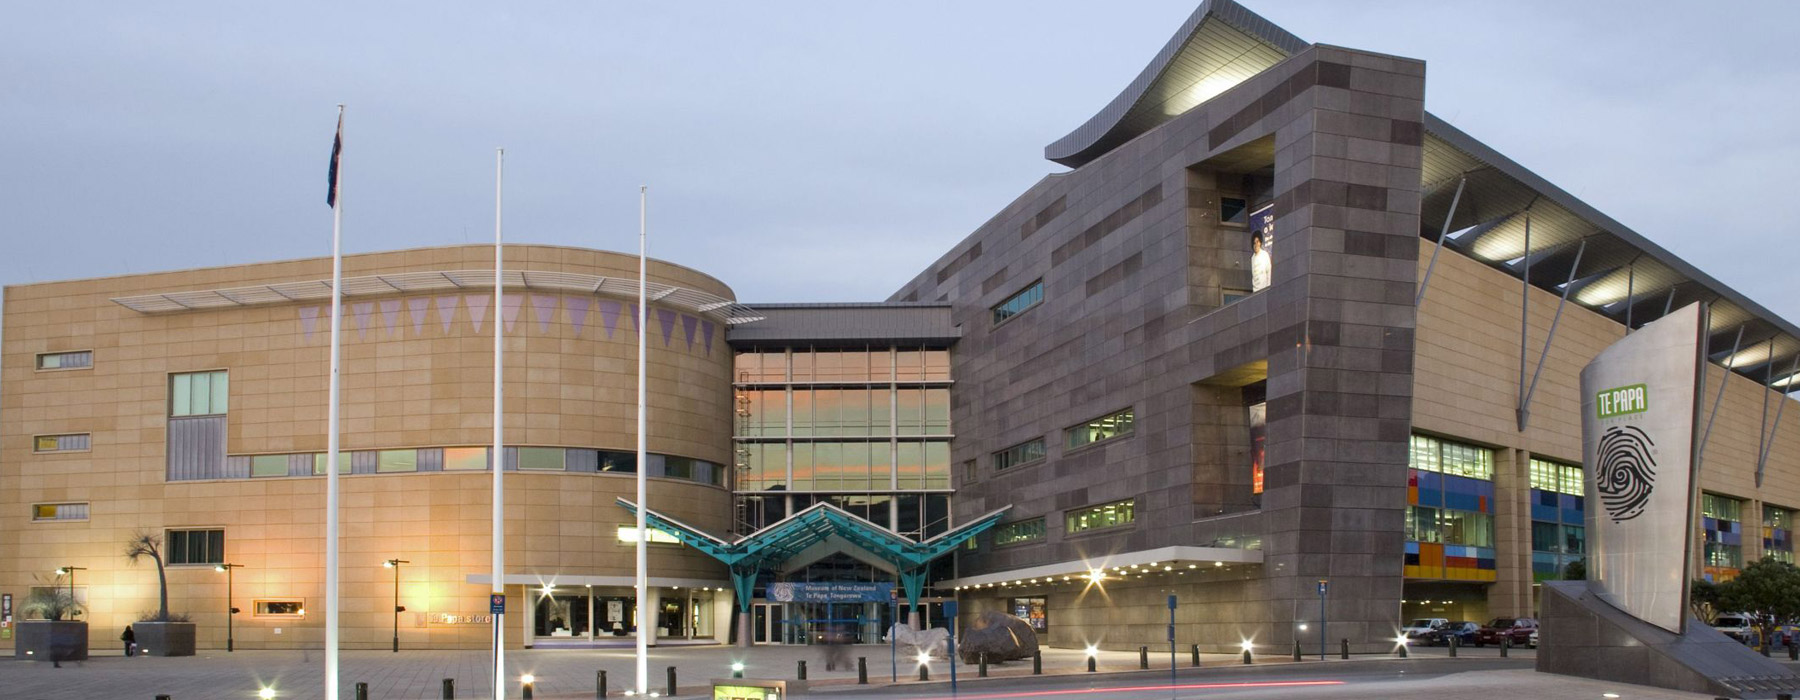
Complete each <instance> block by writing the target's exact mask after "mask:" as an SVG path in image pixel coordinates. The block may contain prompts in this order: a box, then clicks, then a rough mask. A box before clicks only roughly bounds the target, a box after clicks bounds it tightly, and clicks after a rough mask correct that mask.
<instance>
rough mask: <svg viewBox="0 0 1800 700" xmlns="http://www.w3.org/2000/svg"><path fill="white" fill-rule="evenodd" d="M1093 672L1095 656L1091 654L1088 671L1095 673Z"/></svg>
mask: <svg viewBox="0 0 1800 700" xmlns="http://www.w3.org/2000/svg"><path fill="white" fill-rule="evenodd" d="M1093 672H1094V657H1093V656H1092V655H1089V656H1088V673H1093Z"/></svg>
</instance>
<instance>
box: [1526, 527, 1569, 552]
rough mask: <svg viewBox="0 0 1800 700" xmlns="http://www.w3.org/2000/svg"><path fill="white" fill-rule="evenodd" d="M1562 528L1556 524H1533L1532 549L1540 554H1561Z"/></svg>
mask: <svg viewBox="0 0 1800 700" xmlns="http://www.w3.org/2000/svg"><path fill="white" fill-rule="evenodd" d="M1562 547H1563V543H1562V526H1561V525H1557V524H1556V523H1541V522H1536V521H1533V522H1532V523H1531V548H1532V549H1533V550H1536V551H1539V552H1561V551H1562Z"/></svg>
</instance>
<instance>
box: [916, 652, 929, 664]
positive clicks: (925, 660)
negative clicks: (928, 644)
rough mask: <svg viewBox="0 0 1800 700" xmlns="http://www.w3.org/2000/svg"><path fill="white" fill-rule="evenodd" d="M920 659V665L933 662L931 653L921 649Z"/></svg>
mask: <svg viewBox="0 0 1800 700" xmlns="http://www.w3.org/2000/svg"><path fill="white" fill-rule="evenodd" d="M918 660H919V665H920V666H923V665H925V664H928V663H931V655H930V654H927V653H925V652H922V651H921V652H919V656H918Z"/></svg>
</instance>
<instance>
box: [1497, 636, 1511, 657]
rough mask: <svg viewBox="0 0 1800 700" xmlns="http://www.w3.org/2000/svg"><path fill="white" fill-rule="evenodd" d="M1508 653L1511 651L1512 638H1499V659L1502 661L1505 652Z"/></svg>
mask: <svg viewBox="0 0 1800 700" xmlns="http://www.w3.org/2000/svg"><path fill="white" fill-rule="evenodd" d="M1510 651H1512V637H1510V636H1507V637H1501V638H1500V658H1502V659H1504V658H1506V656H1507V652H1510Z"/></svg>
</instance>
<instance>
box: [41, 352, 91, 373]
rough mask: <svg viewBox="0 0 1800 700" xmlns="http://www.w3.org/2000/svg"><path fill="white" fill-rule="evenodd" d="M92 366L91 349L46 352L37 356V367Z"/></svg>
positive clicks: (69, 367)
mask: <svg viewBox="0 0 1800 700" xmlns="http://www.w3.org/2000/svg"><path fill="white" fill-rule="evenodd" d="M93 366H94V352H93V351H92V350H77V351H74V352H46V353H43V354H40V355H38V356H37V368H38V369H88V368H90V367H93Z"/></svg>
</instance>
